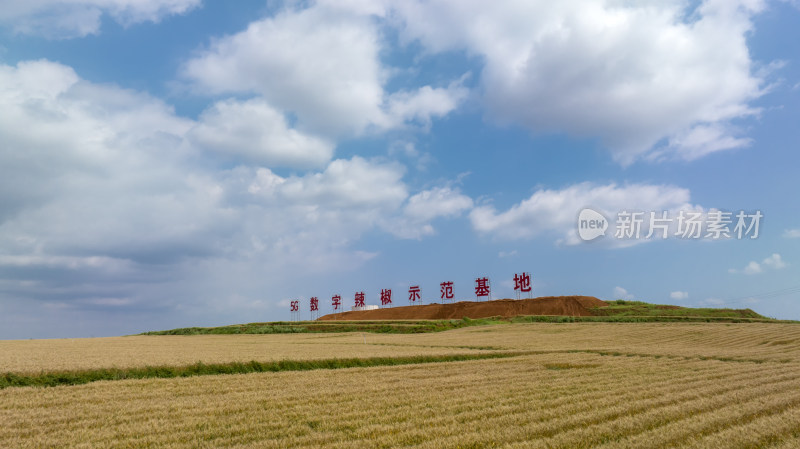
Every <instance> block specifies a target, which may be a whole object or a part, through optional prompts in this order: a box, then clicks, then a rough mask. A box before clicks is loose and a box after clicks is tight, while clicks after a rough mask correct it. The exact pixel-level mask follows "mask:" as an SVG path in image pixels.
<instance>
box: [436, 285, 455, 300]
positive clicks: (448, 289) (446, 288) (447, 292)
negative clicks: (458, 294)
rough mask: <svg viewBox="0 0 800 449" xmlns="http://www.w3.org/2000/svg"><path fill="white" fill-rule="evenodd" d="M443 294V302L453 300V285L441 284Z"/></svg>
mask: <svg viewBox="0 0 800 449" xmlns="http://www.w3.org/2000/svg"><path fill="white" fill-rule="evenodd" d="M439 286H440V287H441V292H442V302H444V301H445V300H452V299H453V283H452V282H450V281H446V282H442V283H441V284H439Z"/></svg>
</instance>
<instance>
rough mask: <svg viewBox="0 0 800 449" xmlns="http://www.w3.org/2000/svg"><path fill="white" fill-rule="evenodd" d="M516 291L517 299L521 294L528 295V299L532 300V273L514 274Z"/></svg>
mask: <svg viewBox="0 0 800 449" xmlns="http://www.w3.org/2000/svg"><path fill="white" fill-rule="evenodd" d="M514 291H515V292H517V299H519V296H520V293H527V294H528V297H529V298H530V296H531V295H530V292H531V274H530V273H522V274H514Z"/></svg>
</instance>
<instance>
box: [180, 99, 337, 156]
mask: <svg viewBox="0 0 800 449" xmlns="http://www.w3.org/2000/svg"><path fill="white" fill-rule="evenodd" d="M188 137H189V139H190V140H191V141H192V142H194V143H195V144H196V145H198V146H200V147H202V148H204V149H206V150H211V151H215V152H217V153H219V154H221V155H223V156H225V157H227V158H230V159H233V160H244V161H247V162H253V163H257V164H262V165H267V166H270V167H276V166H279V167H280V166H284V167H300V168H308V167H321V166H324V165H325V164H326V163H327V162H328V161H330V160H331V158H332V156H333V150H334V145H333V143H332V142H330V141H327V140H324V139H320V138H317V137H314V136H311V135H307V134H304V133H301V132H299V131H297V130H295V129H291V128H289V125H288V124H287V123H286V119H285V118H284V117H283V115H282V114H281V113H280V112H278V111H277V110H275V109H274V108H272V107H270V106H269V105H268V104H266V103H265V102H264V101H263V100H261V99H252V100H249V101H242V102H240V101H235V100H226V101H220V102H218V103H216V104H214V105H213V106H211V107H210V108H209V109H207V110H206V111H204V112H203V113H202V115H201V116H200V123H198V124H197V126H196V127H194V128H193V129H192V130H191V131H189V134H188Z"/></svg>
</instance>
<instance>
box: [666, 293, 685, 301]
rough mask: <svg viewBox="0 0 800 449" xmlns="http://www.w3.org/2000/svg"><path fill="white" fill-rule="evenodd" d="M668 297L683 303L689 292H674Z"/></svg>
mask: <svg viewBox="0 0 800 449" xmlns="http://www.w3.org/2000/svg"><path fill="white" fill-rule="evenodd" d="M669 297H670V298H671V299H674V300H676V301H683V300H686V299H688V298H689V292H682V291H675V292H671V293H670V294H669Z"/></svg>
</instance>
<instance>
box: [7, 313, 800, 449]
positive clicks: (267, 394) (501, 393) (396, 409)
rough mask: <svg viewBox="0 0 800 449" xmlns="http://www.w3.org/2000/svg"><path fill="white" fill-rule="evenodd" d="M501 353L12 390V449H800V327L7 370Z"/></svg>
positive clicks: (126, 351) (355, 337)
mask: <svg viewBox="0 0 800 449" xmlns="http://www.w3.org/2000/svg"><path fill="white" fill-rule="evenodd" d="M70 345H71V346H70ZM48 353H49V354H50V355H51V357H47V354H48ZM495 353H510V354H507V355H510V356H508V357H504V358H493V359H475V360H468V359H467V360H460V361H445V362H437V363H414V361H413V360H412V359H409V361H408V363H405V364H402V365H396V366H373V367H354V368H343V369H313V370H304V371H294V370H291V369H290V370H286V371H281V372H269V373H251V374H233V375H204V376H193V377H180V378H170V379H135V380H117V381H101V382H93V383H89V384H86V385H76V386H60V387H53V388H41V387H13V388H5V389H2V390H0V419H2V422H3V423H4V426H2V427H1V428H0V446H1V447H63V446H78V447H276V448H278V447H281V448H282V447H340V448H346V447H403V446H406V447H431V448H433V447H453V448H457V447H563V448H571V447H594V446H600V447H608V448H626V447H627V448H640V447H719V448H723V447H724V448H728V447H776V448H790V447H798V445H800V325H796V324H781V323H564V324H552V323H527V324H502V325H492V326H470V327H464V328H461V329H455V330H449V331H445V332H438V333H425V334H363V333H353V332H349V333H327V334H326V333H320V334H271V335H194V336H136V337H119V338H114V339H92V340H50V341H47V340H43V341H18V342H0V354H1V355H0V366H1V367H2V368H0V372H19V373H23V372H24V373H28V374H35V373H42V372H48V371H51V372H52V371H69V370H74V369H91V368H102V367H109V366H112V365H114V366H119V367H123V366H130V367H133V366H145V365H152V364H159V365H165V364H175V365H182V364H188V363H194V362H198V361H202V362H206V363H211V362H233V361H241V362H244V361H249V360H258V361H268V360H290V359H296V360H301V359H302V360H313V359H330V358H365V357H388V358H392V357H413V356H426V357H430V356H444V355H458V354H463V355H470V354H495ZM26 354H27V357H26Z"/></svg>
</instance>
